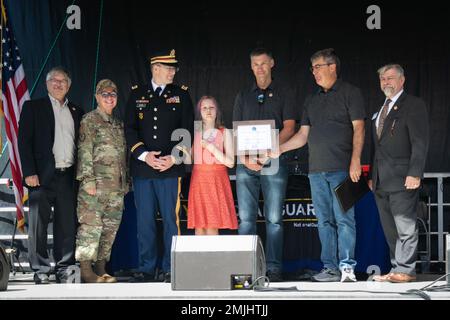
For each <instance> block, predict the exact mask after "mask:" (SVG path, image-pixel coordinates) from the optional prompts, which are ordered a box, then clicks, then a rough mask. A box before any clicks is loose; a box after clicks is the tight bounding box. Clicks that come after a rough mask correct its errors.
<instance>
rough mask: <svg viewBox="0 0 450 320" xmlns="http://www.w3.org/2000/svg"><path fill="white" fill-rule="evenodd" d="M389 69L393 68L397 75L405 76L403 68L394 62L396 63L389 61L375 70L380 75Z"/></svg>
mask: <svg viewBox="0 0 450 320" xmlns="http://www.w3.org/2000/svg"><path fill="white" fill-rule="evenodd" d="M391 69H395V71H397V73H398V75H399V76H401V77H404V76H405V70H403V68H402V66H401V65H399V64H396V63H390V64H387V65H385V66H382V67H381V68H380V69H378V71H377V72H378V74H379V75H380V76H381V75H382V74H384V73H385V72H386V71H388V70H391Z"/></svg>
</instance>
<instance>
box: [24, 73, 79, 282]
mask: <svg viewBox="0 0 450 320" xmlns="http://www.w3.org/2000/svg"><path fill="white" fill-rule="evenodd" d="M46 84H47V91H48V97H45V98H41V99H36V100H29V101H27V102H25V104H24V106H23V110H22V113H21V115H20V121H19V137H18V142H19V143H18V144H19V152H20V159H21V164H22V171H23V176H24V177H25V186H26V187H27V188H28V190H29V206H30V212H29V215H28V219H29V221H28V254H29V256H28V257H29V260H30V266H31V268H32V269H33V271H34V272H35V274H34V281H35V283H36V284H45V283H49V279H48V275H49V273H50V269H51V267H50V260H49V256H48V253H47V227H48V223H49V221H50V217H51V207H52V206H53V207H54V212H53V256H54V260H55V264H56V265H55V272H56V280H57V282H66V281H67V274H66V269H67V267H68V266H70V265H73V264H74V263H75V257H74V254H75V235H76V225H77V221H76V220H77V218H76V212H75V207H76V195H75V170H74V168H75V164H76V145H77V140H78V129H79V124H80V120H81V117H82V114H83V113H82V111H81V109H80V108H78V107H77V106H75V105H74V104H72V103H71V102H69V101H68V100H67V98H66V94H67V92H68V91H69V88H70V84H71V80H70V77H69V74H68V72H67V71H65V70H64V69H63V68H61V67H55V68H53V69H51V70H50V71H49V73H48V74H47V78H46Z"/></svg>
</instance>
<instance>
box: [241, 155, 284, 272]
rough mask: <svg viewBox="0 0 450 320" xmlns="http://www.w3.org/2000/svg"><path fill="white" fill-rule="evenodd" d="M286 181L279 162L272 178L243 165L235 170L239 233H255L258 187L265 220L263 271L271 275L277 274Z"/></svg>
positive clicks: (280, 260)
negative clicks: (264, 260) (271, 273)
mask: <svg viewBox="0 0 450 320" xmlns="http://www.w3.org/2000/svg"><path fill="white" fill-rule="evenodd" d="M287 178H288V173H287V168H286V165H285V164H284V163H283V162H282V161H280V166H279V170H278V172H277V173H275V174H273V175H262V174H261V173H260V172H255V171H252V170H249V169H247V168H246V167H245V166H243V165H238V166H237V168H236V193H237V197H238V205H239V218H240V223H239V234H243V235H248V234H250V235H253V234H256V218H257V214H258V210H259V206H258V203H259V191H260V187H262V192H263V196H264V216H265V219H266V245H265V250H266V252H265V253H266V265H267V270H270V271H275V272H281V268H282V256H283V205H284V197H285V193H286V186H287Z"/></svg>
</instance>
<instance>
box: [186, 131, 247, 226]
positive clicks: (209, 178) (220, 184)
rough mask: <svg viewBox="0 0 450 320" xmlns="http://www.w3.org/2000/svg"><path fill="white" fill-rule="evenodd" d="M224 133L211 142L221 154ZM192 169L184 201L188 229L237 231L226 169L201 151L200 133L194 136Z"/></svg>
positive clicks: (203, 150) (209, 154) (206, 152)
mask: <svg viewBox="0 0 450 320" xmlns="http://www.w3.org/2000/svg"><path fill="white" fill-rule="evenodd" d="M223 135H224V129H220V130H219V132H217V134H216V137H215V138H214V140H213V142H211V143H214V144H215V145H216V147H217V148H218V149H219V150H222V151H223ZM193 155H194V166H193V170H192V175H191V183H190V186H189V198H188V228H189V229H194V228H217V229H237V227H238V222H237V216H236V209H235V207H234V200H233V193H232V192H231V185H230V179H229V177H228V172H227V167H226V166H225V165H223V164H221V163H219V162H218V161H217V160H216V158H215V157H214V155H213V154H212V153H210V152H209V151H208V150H206V149H204V148H202V145H201V133H195V135H194V148H193Z"/></svg>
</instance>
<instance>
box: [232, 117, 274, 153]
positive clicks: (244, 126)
mask: <svg viewBox="0 0 450 320" xmlns="http://www.w3.org/2000/svg"><path fill="white" fill-rule="evenodd" d="M233 133H234V137H235V149H236V154H237V155H248V154H259V153H262V152H266V151H270V150H274V149H276V148H277V147H278V130H275V120H254V121H233Z"/></svg>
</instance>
